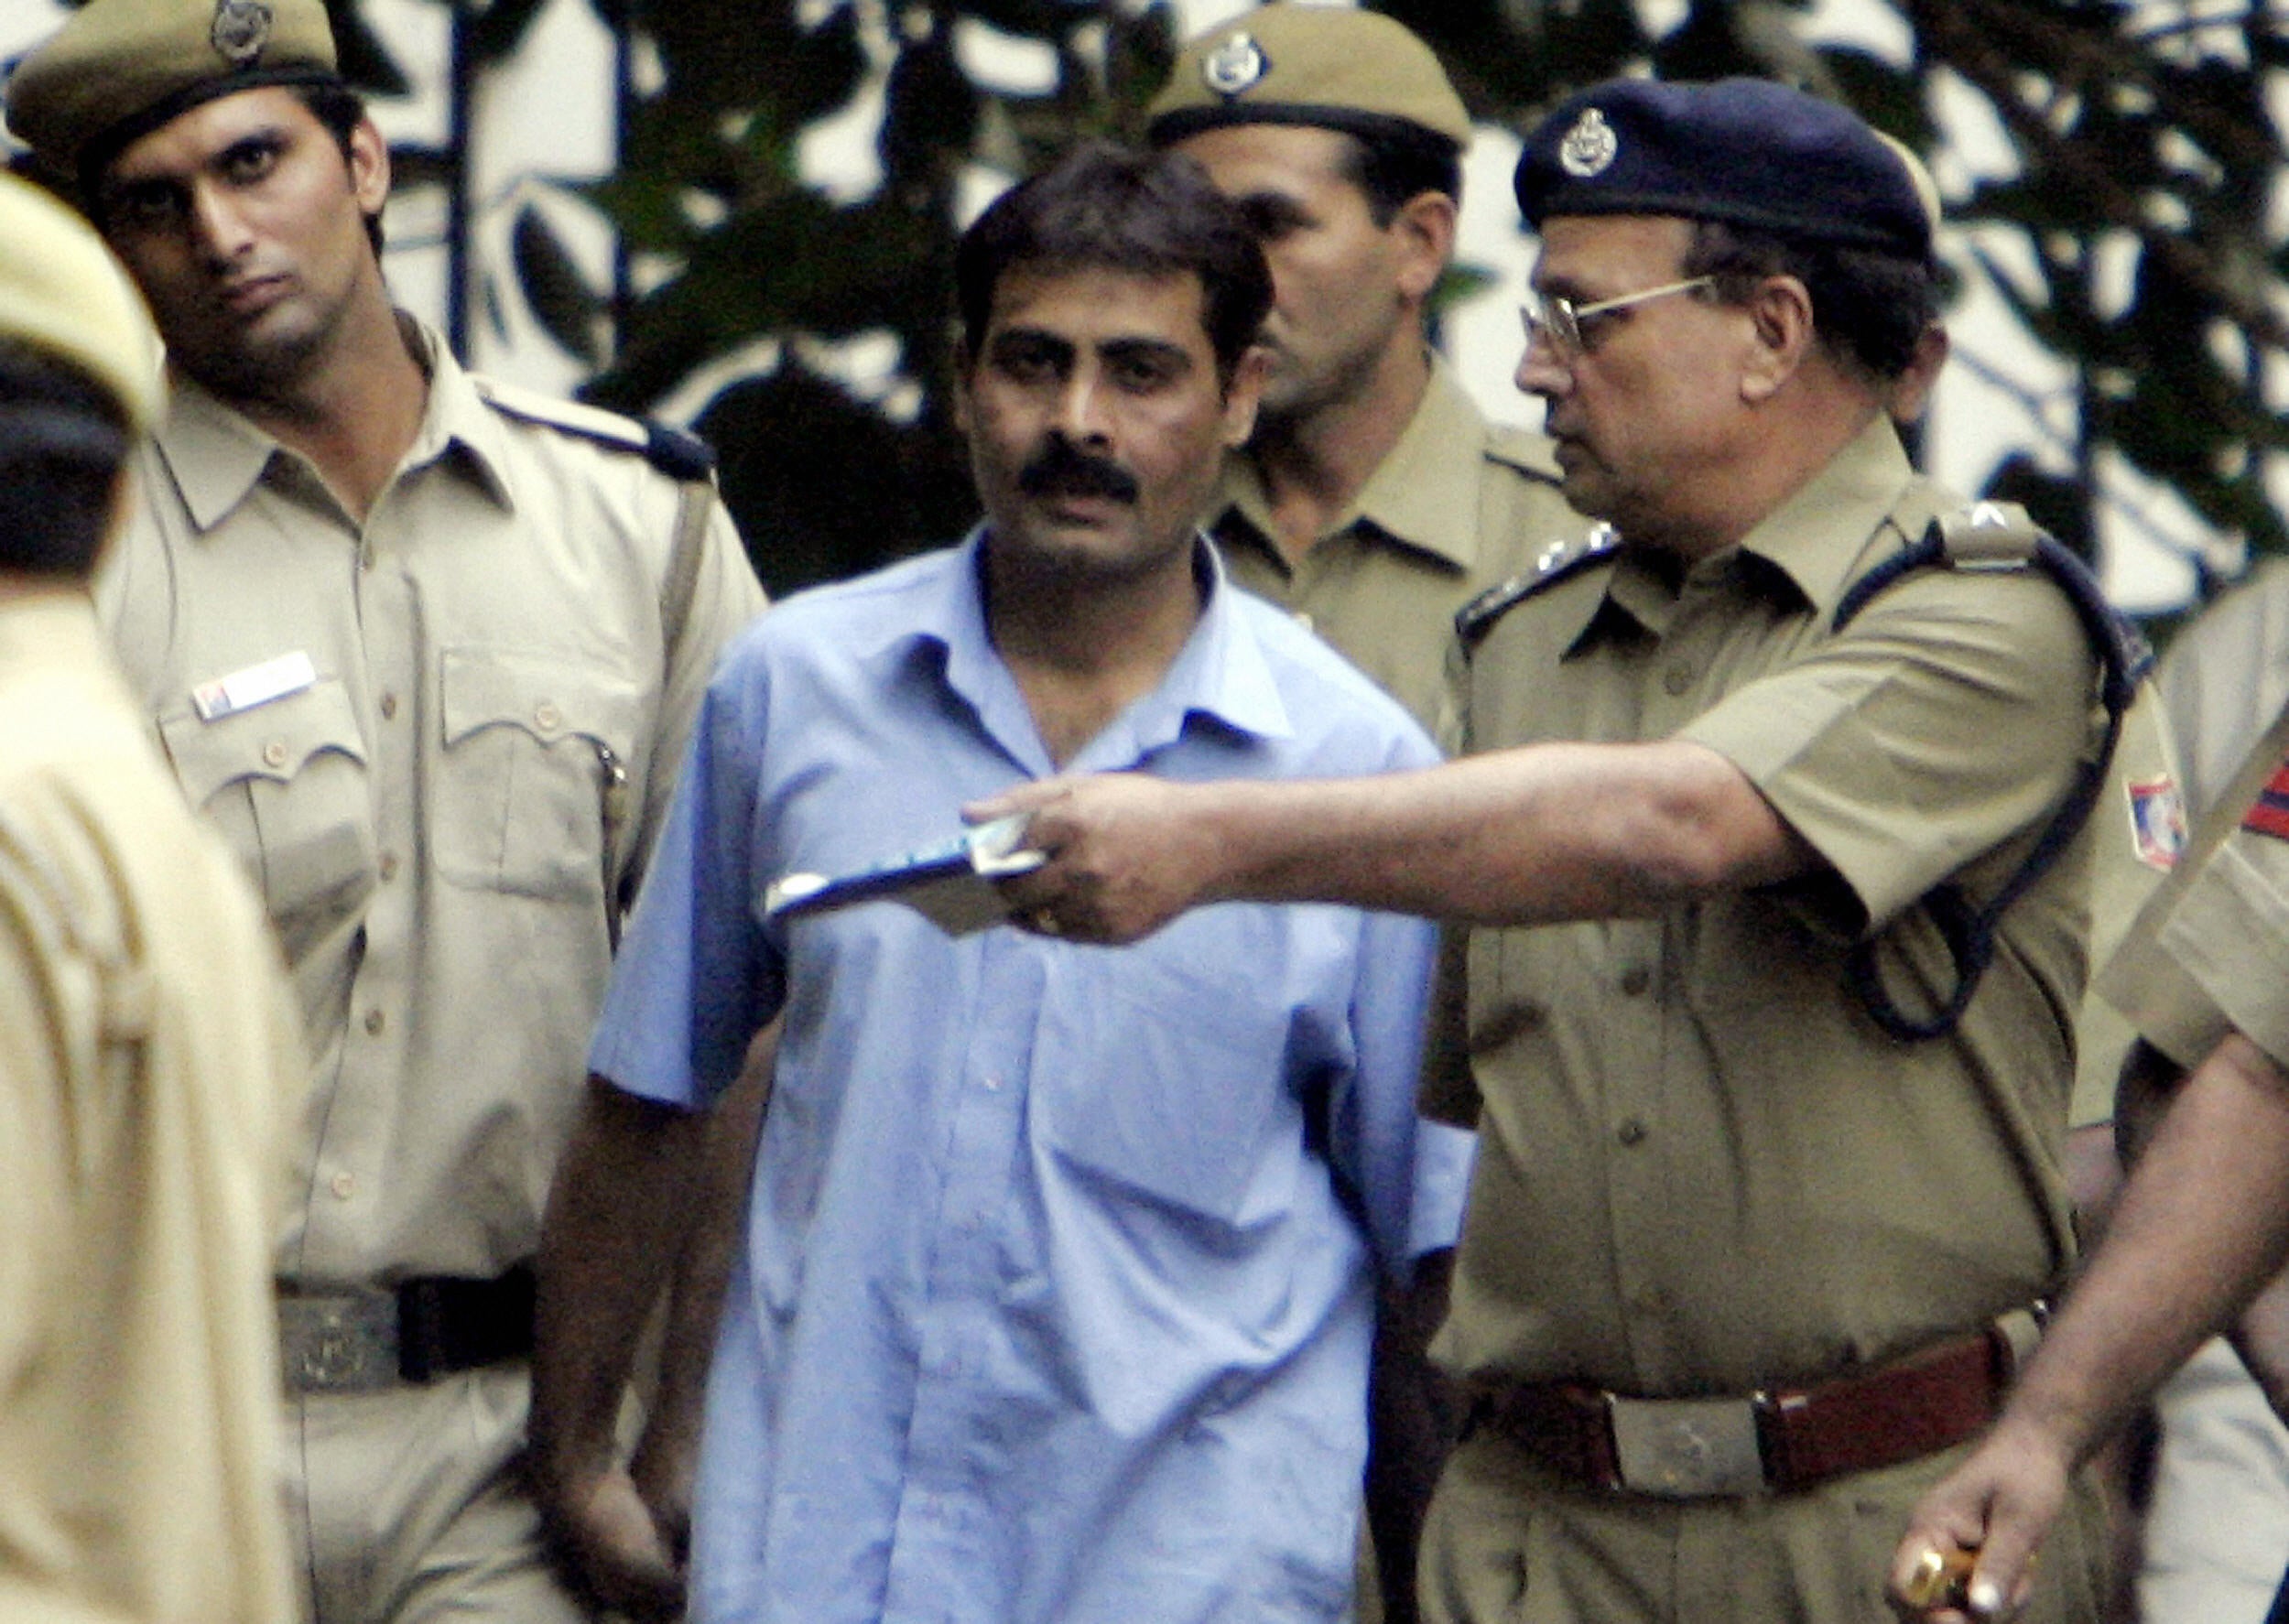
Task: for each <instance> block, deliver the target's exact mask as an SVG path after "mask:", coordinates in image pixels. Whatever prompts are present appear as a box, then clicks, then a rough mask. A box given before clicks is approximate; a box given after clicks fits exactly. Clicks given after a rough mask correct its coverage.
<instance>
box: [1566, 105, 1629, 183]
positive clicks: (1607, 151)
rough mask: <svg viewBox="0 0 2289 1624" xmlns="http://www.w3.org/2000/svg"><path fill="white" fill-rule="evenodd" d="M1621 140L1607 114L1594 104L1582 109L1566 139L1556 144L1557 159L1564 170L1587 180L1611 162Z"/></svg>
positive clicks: (1619, 149) (1604, 170)
mask: <svg viewBox="0 0 2289 1624" xmlns="http://www.w3.org/2000/svg"><path fill="white" fill-rule="evenodd" d="M1621 149H1622V144H1621V143H1620V142H1619V141H1618V140H1616V139H1615V138H1614V135H1613V126H1612V125H1610V124H1608V123H1606V121H1605V114H1602V113H1600V112H1599V111H1598V110H1597V109H1596V108H1595V107H1588V108H1584V109H1583V110H1582V115H1581V116H1580V117H1579V118H1578V119H1576V120H1575V121H1574V127H1573V128H1572V129H1570V130H1568V131H1567V132H1566V139H1565V140H1563V141H1561V142H1559V143H1558V145H1557V161H1558V163H1559V165H1560V166H1561V167H1562V168H1564V169H1565V171H1566V172H1567V173H1568V175H1571V176H1572V177H1574V179H1577V180H1588V179H1591V178H1592V177H1595V176H1599V175H1602V174H1604V173H1605V172H1606V170H1607V168H1609V167H1611V164H1612V162H1613V157H1614V155H1615V154H1616V153H1618V152H1619V151H1621Z"/></svg>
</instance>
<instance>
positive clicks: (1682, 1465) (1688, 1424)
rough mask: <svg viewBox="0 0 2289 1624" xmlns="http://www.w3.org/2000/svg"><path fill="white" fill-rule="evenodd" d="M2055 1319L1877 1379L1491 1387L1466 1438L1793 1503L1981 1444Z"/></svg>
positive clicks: (1674, 1485)
mask: <svg viewBox="0 0 2289 1624" xmlns="http://www.w3.org/2000/svg"><path fill="white" fill-rule="evenodd" d="M2044 1312H2045V1311H2044V1309H2043V1306H2042V1305H2039V1304H2038V1305H2036V1306H2035V1307H2034V1308H2033V1309H2018V1310H2014V1311H2013V1312H2012V1313H2010V1314H2007V1315H2003V1316H2002V1318H2001V1319H1998V1320H1997V1321H1996V1322H1995V1323H1994V1324H1993V1325H1991V1326H1988V1327H1987V1328H1986V1329H1984V1330H1981V1331H1977V1332H1973V1333H1971V1334H1969V1335H1967V1336H1962V1337H1954V1338H1952V1339H1951V1340H1948V1341H1946V1342H1940V1343H1936V1344H1935V1345H1933V1346H1932V1347H1929V1348H1924V1349H1922V1350H1920V1351H1918V1352H1916V1353H1913V1354H1910V1355H1908V1356H1907V1357H1906V1358H1905V1359H1898V1360H1895V1361H1893V1363H1891V1364H1887V1365H1882V1366H1880V1367H1878V1368H1877V1369H1875V1370H1867V1371H1863V1372H1860V1373H1859V1374H1856V1375H1850V1376H1839V1377H1837V1378H1835V1379H1834V1380H1828V1381H1821V1382H1817V1383H1815V1384H1813V1385H1810V1386H1807V1387H1801V1388H1788V1389H1779V1390H1775V1391H1767V1392H1757V1393H1752V1394H1750V1395H1749V1396H1748V1397H1746V1398H1719V1399H1637V1398H1629V1397H1626V1396H1624V1395H1623V1394H1621V1393H1612V1392H1604V1391H1600V1390H1598V1389H1596V1388H1591V1387H1584V1386H1581V1385H1579V1384H1578V1383H1575V1382H1565V1381H1546V1382H1532V1383H1525V1384H1522V1385H1517V1386H1509V1387H1494V1386H1481V1387H1479V1388H1478V1389H1477V1390H1476V1391H1473V1392H1472V1393H1471V1395H1470V1403H1469V1407H1468V1409H1467V1410H1466V1412H1465V1420H1464V1424H1463V1436H1464V1437H1466V1438H1467V1437H1469V1436H1470V1435H1471V1434H1472V1433H1473V1432H1476V1431H1479V1430H1481V1429H1485V1430H1491V1431H1493V1432H1495V1433H1498V1434H1500V1435H1502V1436H1503V1437H1505V1438H1508V1439H1509V1440H1510V1441H1511V1442H1513V1443H1514V1444H1516V1445H1518V1446H1519V1447H1520V1448H1522V1449H1524V1450H1525V1451H1526V1452H1527V1453H1528V1454H1530V1455H1532V1456H1535V1458H1536V1459H1537V1460H1540V1461H1541V1462H1543V1463H1544V1464H1545V1465H1546V1466H1548V1467H1552V1468H1553V1469H1554V1470H1556V1471H1557V1472H1559V1473H1560V1474H1561V1475H1563V1476H1565V1477H1568V1478H1572V1479H1573V1480H1575V1481H1576V1482H1578V1483H1581V1484H1584V1485H1586V1486H1588V1487H1589V1488H1592V1489H1603V1490H1606V1491H1608V1492H1611V1493H1615V1494H1644V1495H1655V1496H1659V1497H1661V1498H1663V1499H1704V1498H1709V1497H1715V1496H1725V1495H1752V1494H1786V1493H1788V1492H1790V1491H1792V1490H1795V1489H1808V1488H1810V1487H1812V1486H1813V1485H1814V1484H1816V1483H1825V1482H1828V1481H1829V1480H1830V1479H1832V1478H1845V1477H1850V1476H1851V1475H1853V1474H1854V1473H1858V1472H1871V1471H1875V1470H1877V1469H1878V1468H1880V1467H1889V1466H1897V1465H1899V1464H1901V1463H1902V1462H1904V1461H1910V1460H1916V1459H1920V1458H1922V1457H1923V1456H1926V1455H1934V1454H1936V1453H1937V1452H1938V1451H1940V1450H1942V1449H1946V1448H1948V1447H1951V1446H1952V1445H1957V1444H1960V1443H1962V1442H1964V1441H1965V1440H1967V1439H1969V1438H1970V1437H1973V1436H1974V1435H1977V1434H1978V1433H1980V1431H1982V1430H1983V1429H1984V1428H1985V1427H1986V1426H1987V1424H1988V1423H1990V1422H1991V1421H1992V1420H1993V1419H1994V1418H1995V1414H1996V1413H1997V1412H1998V1411H1999V1410H2000V1409H2001V1408H2002V1399H2003V1394H2004V1392H2005V1391H2006V1390H2007V1389H2008V1388H2009V1387H2010V1384H2011V1380H2012V1375H2013V1374H2014V1373H2015V1372H2016V1370H2017V1369H2018V1366H2019V1363H2020V1361H2021V1360H2023V1359H2024V1358H2025V1357H2026V1355H2027V1354H2028V1353H2030V1352H2031V1351H2033V1348H2034V1340H2035V1337H2037V1336H2038V1335H2040V1327H2041V1324H2042V1315H2043V1314H2044Z"/></svg>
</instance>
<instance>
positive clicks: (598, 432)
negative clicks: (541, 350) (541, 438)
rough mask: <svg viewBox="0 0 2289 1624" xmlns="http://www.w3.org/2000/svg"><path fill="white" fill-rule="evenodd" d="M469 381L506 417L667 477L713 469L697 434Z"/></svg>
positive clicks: (488, 381)
mask: <svg viewBox="0 0 2289 1624" xmlns="http://www.w3.org/2000/svg"><path fill="white" fill-rule="evenodd" d="M469 381H470V383H471V384H473V385H474V386H475V388H476V391H477V394H478V395H479V397H480V398H481V399H483V401H484V403H485V404H486V405H487V406H491V407H493V409H494V411H497V412H499V413H500V414H501V415H502V416H504V417H515V419H517V420H518V421H519V422H521V423H539V424H542V425H544V426H546V427H548V428H558V429H561V430H563V431H564V432H565V433H567V434H571V435H578V436H579V437H580V438H582V439H586V440H593V441H594V442H595V443H596V444H598V445H602V446H610V447H612V448H613V449H615V450H622V451H634V452H635V453H636V454H637V455H638V456H640V457H642V458H643V459H644V460H645V461H646V462H649V463H650V464H651V465H652V466H653V467H654V468H656V469H658V470H659V471H660V472H662V473H664V474H666V475H667V476H668V477H669V478H670V479H678V480H703V479H706V478H707V477H708V475H709V474H710V473H711V472H713V471H714V469H715V452H714V451H713V450H712V449H710V447H709V445H708V443H707V441H705V440H703V439H701V438H700V437H699V436H698V435H696V434H688V433H686V432H685V431H684V430H682V429H680V428H669V427H668V426H667V424H665V423H655V422H653V421H652V420H651V419H650V418H648V417H644V418H639V417H623V416H622V415H621V414H620V413H618V412H608V411H606V410H604V409H603V408H602V406H584V405H582V404H581V403H580V402H579V401H577V400H561V399H559V398H558V397H556V396H554V395H543V394H541V393H540V392H539V391H537V390H534V389H520V388H518V387H517V386H516V385H515V384H504V383H500V382H498V381H497V380H495V379H493V378H486V377H478V376H475V375H473V374H472V377H471V378H470V380H469Z"/></svg>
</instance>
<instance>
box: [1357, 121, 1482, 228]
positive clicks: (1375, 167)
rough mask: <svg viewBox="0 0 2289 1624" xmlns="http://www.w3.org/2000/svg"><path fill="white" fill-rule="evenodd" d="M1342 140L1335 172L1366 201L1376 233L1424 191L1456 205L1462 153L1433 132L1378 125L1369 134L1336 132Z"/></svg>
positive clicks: (1404, 124)
mask: <svg viewBox="0 0 2289 1624" xmlns="http://www.w3.org/2000/svg"><path fill="white" fill-rule="evenodd" d="M1339 133H1340V134H1341V135H1342V136H1343V137H1344V140H1343V157H1342V160H1341V164H1340V172H1341V174H1342V176H1343V179H1346V180H1348V181H1350V182H1351V184H1352V185H1353V186H1356V187H1358V188H1359V189H1360V191H1361V194H1362V195H1364V196H1365V198H1366V199H1367V213H1368V216H1369V218H1370V219H1372V220H1373V221H1374V222H1375V224H1376V226H1377V228H1378V229H1382V228H1385V227H1388V226H1389V225H1390V223H1391V222H1393V221H1394V220H1395V219H1397V218H1398V215H1399V211H1400V210H1402V209H1404V208H1405V207H1406V206H1407V204H1408V203H1409V202H1411V201H1413V200H1415V199H1416V198H1418V197H1420V196H1422V195H1423V193H1425V192H1427V191H1435V192H1441V193H1443V194H1445V195H1446V196H1448V197H1449V198H1452V199H1453V200H1454V201H1455V204H1456V206H1457V207H1460V206H1461V203H1462V148H1461V147H1459V146H1456V145H1455V143H1454V142H1453V141H1452V140H1451V139H1449V138H1448V137H1447V136H1445V135H1440V134H1439V133H1438V132H1437V130H1430V129H1425V128H1424V127H1423V126H1422V125H1417V124H1411V123H1408V122H1407V121H1405V120H1404V119H1382V120H1379V121H1377V124H1376V126H1375V128H1374V129H1373V130H1372V131H1368V130H1364V129H1351V130H1344V131H1340V132H1339Z"/></svg>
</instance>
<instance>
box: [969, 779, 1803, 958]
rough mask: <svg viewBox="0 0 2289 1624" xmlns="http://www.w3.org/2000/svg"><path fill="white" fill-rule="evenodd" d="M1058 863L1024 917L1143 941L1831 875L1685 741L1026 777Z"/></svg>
mask: <svg viewBox="0 0 2289 1624" xmlns="http://www.w3.org/2000/svg"><path fill="white" fill-rule="evenodd" d="M969 811H970V814H971V816H972V817H999V816H1002V815H1003V814H1005V813H1011V812H1021V811H1023V812H1030V813H1031V814H1032V823H1031V826H1030V828H1029V831H1028V835H1027V839H1028V841H1029V843H1031V844H1033V845H1035V846H1036V847H1038V848H1040V849H1041V850H1045V851H1047V852H1048V853H1049V856H1050V861H1049V862H1048V863H1047V864H1046V865H1045V866H1044V867H1042V868H1040V869H1037V870H1036V871H1035V872H1032V873H1031V874H1027V875H1025V876H1022V877H1020V878H1018V879H1014V880H1011V881H1007V882H1004V889H1005V891H1006V893H1007V894H1008V896H1009V898H1010V901H1011V903H1012V904H1013V905H1014V907H1015V908H1016V909H1017V910H1018V913H1017V918H1018V920H1019V922H1020V923H1024V924H1033V925H1035V926H1041V927H1047V928H1051V929H1054V930H1057V931H1059V932H1061V933H1064V934H1068V935H1072V936H1077V937H1081V938H1083V939H1086V940H1092V941H1104V942H1129V941H1134V940H1136V939H1137V938H1138V937H1144V936H1146V935H1149V934H1150V933H1151V932H1153V931H1155V930H1157V929H1158V928H1160V926H1163V925H1165V924H1166V923H1167V922H1168V921H1169V920H1170V919H1172V918H1174V917H1175V916H1176V915H1178V914H1180V913H1182V912H1183V911H1184V910H1185V909H1187V908H1189V907H1193V906H1196V905H1199V904H1203V903H1213V902H1231V901H1253V902H1333V903H1345V904H1351V905H1354V906H1358V907H1366V908H1377V909H1384V910H1389V911H1392V912H1396V913H1405V914H1416V915H1425V916H1427V917H1432V918H1439V919H1449V920H1455V921H1458V922H1462V923H1469V924H1479V925H1529V924H1542V923H1546V922H1550V921H1554V920H1560V919H1584V918H1609V917H1617V916H1624V915H1644V914H1649V913H1652V912H1654V910H1656V909H1658V908H1659V907H1661V906H1662V905H1663V904H1665V903H1667V902H1669V901H1672V900H1674V899H1676V898H1677V897H1681V896H1690V895H1699V894H1705V893H1711V892H1716V891H1720V890H1729V889H1740V888H1744V887H1747V886H1752V885H1759V884H1765V883H1770V882H1775V881H1779V880H1783V879H1786V878H1789V877H1791V876H1793V875H1795V874H1799V873H1803V872H1807V871H1808V870H1810V869H1812V868H1813V867H1815V866H1816V865H1817V861H1818V860H1817V857H1816V856H1815V854H1814V853H1813V851H1812V850H1811V849H1810V848H1809V847H1808V846H1807V845H1806V843H1805V842H1804V841H1803V840H1802V839H1799V838H1798V837H1797V836H1796V835H1795V832H1794V831H1792V830H1791V829H1790V828H1789V827H1788V825H1787V824H1786V822H1785V821H1784V820H1783V819H1782V817H1780V815H1779V814H1778V813H1777V812H1775V811H1774V809H1773V807H1772V806H1771V805H1770V804H1769V803H1768V802H1767V801H1766V800H1765V799H1764V797H1763V796H1762V795H1760V794H1759V793H1758V792H1757V790H1756V787H1755V786H1754V785H1752V784H1751V783H1750V782H1749V780H1748V778H1747V777H1746V776H1745V775H1743V774H1741V771H1740V770H1739V769H1738V768H1737V767H1735V766H1734V765H1733V764H1732V763H1730V762H1729V761H1727V760H1726V759H1725V758H1724V757H1723V756H1721V755H1719V753H1718V752H1715V751H1713V750H1710V749H1709V748H1708V747H1706V746H1704V745H1700V744H1696V743H1693V742H1687V741H1681V740H1673V741H1664V742H1659V743H1651V744H1541V745H1529V746H1524V747H1522V748H1519V749H1514V750H1505V751H1497V752H1491V753H1489V754H1486V755H1480V756H1471V757H1469V758H1466V759H1464V760H1461V761H1456V762H1448V763H1445V764H1444V765H1441V766H1437V767H1429V768H1425V769H1422V770H1420V771H1417V772H1412V773H1397V774H1387V775H1384V776H1380V777H1372V778H1346V779H1321V780H1305V781H1286V782H1277V783H1263V782H1254V781H1225V782H1220V783H1214V784H1171V783H1168V782H1166V781H1165V780H1161V779H1156V778H1152V777H1147V776H1145V775H1143V774H1105V775H1102V776H1099V777H1094V778H1060V779H1053V780H1050V781H1049V782H1047V783H1045V784H1039V785H1025V786H1022V787H1021V788H1019V789H1016V790H1013V791H1011V792H1010V793H1009V794H1007V795H1005V796H1000V797H997V798H996V799H994V800H993V801H990V802H985V803H982V804H980V805H978V806H975V807H971V808H970V809H969Z"/></svg>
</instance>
